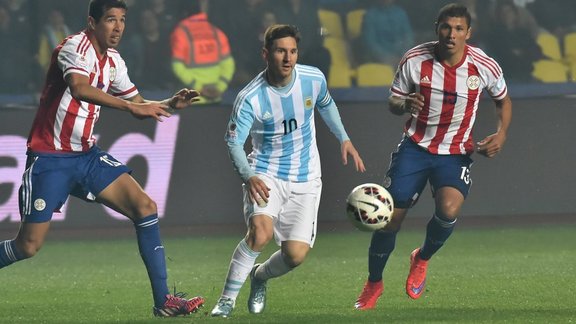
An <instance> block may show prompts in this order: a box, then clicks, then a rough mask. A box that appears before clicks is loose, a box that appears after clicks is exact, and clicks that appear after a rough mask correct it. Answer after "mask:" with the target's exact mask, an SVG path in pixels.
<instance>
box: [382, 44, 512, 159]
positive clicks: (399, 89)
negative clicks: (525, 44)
mask: <svg viewBox="0 0 576 324" xmlns="http://www.w3.org/2000/svg"><path fill="white" fill-rule="evenodd" d="M437 43H438V42H428V43H424V44H421V45H418V46H416V47H414V48H412V49H411V50H409V51H408V52H406V54H405V55H404V57H403V58H402V60H401V61H400V64H399V65H398V70H397V71H396V76H395V77H394V82H393V84H392V87H391V89H390V92H391V94H392V95H394V96H399V97H403V98H405V97H407V96H408V94H410V93H412V92H416V93H420V94H422V95H423V96H424V98H425V101H424V107H423V109H422V111H420V113H418V114H413V115H412V116H411V117H410V118H409V119H408V121H407V122H406V125H405V127H404V132H405V134H406V135H407V136H409V137H410V138H411V139H412V140H413V141H414V142H415V143H417V144H418V145H420V146H421V147H423V148H424V149H426V150H428V152H430V153H432V154H470V153H472V152H473V151H474V142H473V139H472V128H473V126H474V122H475V120H476V113H477V112H476V111H477V109H478V104H479V101H480V95H481V94H482V90H483V89H486V91H487V92H488V94H489V95H490V96H491V97H492V98H493V99H494V100H500V99H503V98H504V97H506V94H507V92H508V90H507V87H506V81H505V80H504V77H503V74H502V69H501V68H500V66H499V65H498V63H497V62H496V61H495V60H494V59H492V58H491V57H489V56H488V55H486V54H485V53H484V52H483V51H482V50H481V49H479V48H476V47H472V46H469V45H466V48H465V53H464V56H463V58H462V60H461V61H460V63H458V64H457V65H455V66H453V67H449V66H447V65H445V64H443V63H442V62H439V61H438V60H437V59H436V56H435V54H434V48H435V46H436V44H437Z"/></svg>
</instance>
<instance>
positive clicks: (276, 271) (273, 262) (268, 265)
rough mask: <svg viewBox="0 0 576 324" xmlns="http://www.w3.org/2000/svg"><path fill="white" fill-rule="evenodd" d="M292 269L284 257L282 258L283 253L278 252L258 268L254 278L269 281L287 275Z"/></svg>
mask: <svg viewBox="0 0 576 324" xmlns="http://www.w3.org/2000/svg"><path fill="white" fill-rule="evenodd" d="M292 269H293V268H292V267H290V266H289V265H288V264H286V261H284V257H282V251H281V250H278V251H276V252H275V253H274V254H272V255H271V256H270V258H268V260H266V262H264V263H262V265H261V266H259V267H258V270H256V273H255V274H254V277H256V279H260V280H268V279H272V278H276V277H280V276H282V275H285V274H287V273H288V272H290V271H291V270H292Z"/></svg>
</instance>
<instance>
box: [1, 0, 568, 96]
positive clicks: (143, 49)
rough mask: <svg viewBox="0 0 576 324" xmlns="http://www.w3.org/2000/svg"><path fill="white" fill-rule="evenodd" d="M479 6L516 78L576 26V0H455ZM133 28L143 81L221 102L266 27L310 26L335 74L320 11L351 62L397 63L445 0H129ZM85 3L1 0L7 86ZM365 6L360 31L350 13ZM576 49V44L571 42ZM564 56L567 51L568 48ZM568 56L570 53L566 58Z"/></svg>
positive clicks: (27, 75) (478, 26)
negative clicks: (332, 18)
mask: <svg viewBox="0 0 576 324" xmlns="http://www.w3.org/2000/svg"><path fill="white" fill-rule="evenodd" d="M455 1H460V2H463V3H465V4H466V5H467V6H468V8H469V10H470V11H471V13H472V15H473V24H472V27H473V34H472V37H471V39H470V41H469V43H470V44H472V45H475V46H479V47H481V48H482V49H484V51H485V52H487V53H488V54H489V55H490V56H493V57H494V58H495V59H496V60H497V61H498V62H499V63H500V64H501V66H502V68H503V70H504V72H505V75H506V77H507V80H509V82H535V81H537V80H536V79H535V78H534V73H533V68H534V63H535V62H536V61H538V60H541V59H552V58H550V57H547V56H549V55H550V54H549V53H548V52H549V51H547V47H546V45H542V44H541V43H539V36H541V35H542V34H546V35H552V36H553V37H554V38H555V39H556V40H557V41H558V44H559V46H560V49H561V53H565V52H569V51H570V50H569V49H567V48H564V47H567V46H572V45H569V44H567V43H566V44H565V42H564V40H565V39H566V36H567V35H569V34H571V33H573V32H575V31H576V1H574V0H455ZM126 2H127V3H128V5H129V11H128V18H127V27H126V31H125V34H124V38H123V40H122V42H121V46H120V48H119V51H120V53H121V54H122V56H123V57H124V59H125V61H126V63H127V65H128V69H129V72H130V74H131V77H132V79H133V81H134V82H135V83H136V84H137V85H138V86H139V88H141V89H149V90H164V89H175V88H178V87H180V86H182V85H185V86H192V87H194V88H197V89H200V88H203V89H204V91H203V96H205V98H206V100H207V101H211V100H212V101H217V100H218V98H219V97H220V95H221V94H222V92H223V91H225V90H226V89H227V88H228V87H241V86H243V85H244V84H245V83H246V82H247V81H249V80H251V79H252V78H253V77H254V76H255V74H256V73H258V72H259V71H261V70H262V69H263V68H264V62H263V61H262V58H261V55H260V50H261V47H262V35H263V32H264V30H265V29H266V28H267V27H268V26H269V25H271V24H274V23H287V24H294V25H297V26H298V27H299V29H300V30H301V32H302V40H301V42H300V44H299V62H300V63H304V64H310V65H314V66H317V67H319V68H320V69H321V70H322V71H323V72H324V73H325V74H326V75H327V76H329V74H330V73H334V71H337V70H334V69H332V68H331V67H332V66H333V64H334V60H335V59H336V58H334V57H333V56H334V53H332V52H331V51H330V50H329V49H328V48H327V47H326V46H324V45H325V39H326V38H327V37H333V36H335V35H334V33H336V32H337V31H336V30H334V29H333V28H332V29H331V28H328V27H327V23H326V22H324V21H323V20H322V19H321V15H320V14H319V13H320V12H321V11H325V12H330V13H335V14H336V15H337V16H338V17H339V18H340V20H339V21H340V22H341V23H342V31H338V32H339V33H343V35H341V36H342V38H343V39H344V40H345V42H346V45H347V52H348V53H347V54H348V58H349V60H350V65H351V66H352V67H354V66H358V65H361V64H364V63H370V62H374V63H382V64H389V65H391V66H395V65H396V64H397V63H398V61H399V59H400V57H401V55H402V54H403V53H404V52H405V51H406V50H407V49H409V48H410V47H412V46H414V45H416V44H418V43H420V42H423V41H428V40H434V39H435V38H436V36H435V34H434V21H435V19H436V13H437V11H438V9H439V8H440V7H441V6H442V5H444V4H446V3H448V2H453V1H445V0H442V1H441V0H426V1H421V0H127V1H126ZM87 3H88V0H86V1H79V0H50V1H45V0H44V1H41V0H0V43H1V44H2V49H3V50H2V54H1V55H2V59H1V60H0V93H8V94H18V93H30V92H37V91H39V89H40V88H41V86H42V83H43V81H44V73H45V71H46V68H47V66H48V64H49V61H50V56H51V52H52V50H53V49H54V48H55V47H56V46H57V45H58V44H59V43H60V42H61V41H62V39H64V37H65V36H66V35H68V34H71V33H75V32H78V31H80V30H82V29H84V28H85V26H86V19H87ZM353 11H355V12H359V13H360V17H361V18H360V19H361V21H360V22H359V23H358V27H357V29H358V30H357V31H356V34H355V35H351V34H352V32H351V30H353V29H352V28H351V27H352V26H347V24H351V20H348V19H347V17H348V16H349V15H348V14H349V13H351V12H353ZM572 51H573V52H576V49H572ZM561 55H563V54H561ZM561 59H564V58H561Z"/></svg>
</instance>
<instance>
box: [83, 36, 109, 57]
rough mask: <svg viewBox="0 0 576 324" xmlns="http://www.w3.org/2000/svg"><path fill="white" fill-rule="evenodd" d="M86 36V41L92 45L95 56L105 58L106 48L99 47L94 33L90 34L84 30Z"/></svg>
mask: <svg viewBox="0 0 576 324" xmlns="http://www.w3.org/2000/svg"><path fill="white" fill-rule="evenodd" d="M86 36H88V39H89V40H90V43H92V47H94V50H95V51H96V54H98V57H100V58H101V57H103V56H106V53H107V52H108V47H106V46H105V45H104V46H103V45H101V44H100V43H99V42H98V39H96V36H95V35H94V33H92V32H90V31H89V30H86Z"/></svg>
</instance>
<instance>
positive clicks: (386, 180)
mask: <svg viewBox="0 0 576 324" xmlns="http://www.w3.org/2000/svg"><path fill="white" fill-rule="evenodd" d="M382 185H383V186H384V188H386V189H388V188H390V185H392V179H390V177H386V178H384V182H383V183H382Z"/></svg>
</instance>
